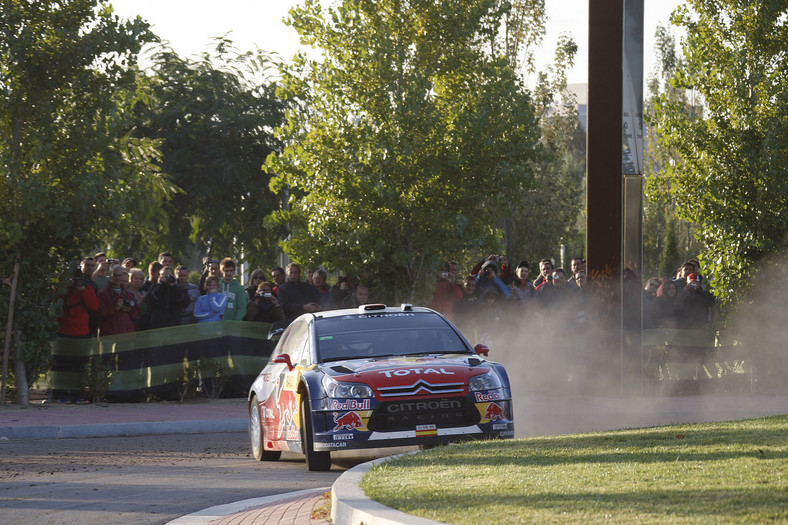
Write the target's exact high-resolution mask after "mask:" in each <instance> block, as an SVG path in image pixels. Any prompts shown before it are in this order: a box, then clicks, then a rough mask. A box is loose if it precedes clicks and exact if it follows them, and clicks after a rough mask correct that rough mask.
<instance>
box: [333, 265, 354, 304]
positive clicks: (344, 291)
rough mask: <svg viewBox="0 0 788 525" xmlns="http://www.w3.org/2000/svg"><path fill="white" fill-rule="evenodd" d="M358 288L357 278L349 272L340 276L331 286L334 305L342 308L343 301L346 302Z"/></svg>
mask: <svg viewBox="0 0 788 525" xmlns="http://www.w3.org/2000/svg"><path fill="white" fill-rule="evenodd" d="M355 289H356V278H355V277H353V276H352V275H350V274H349V273H347V274H345V275H342V276H340V277H339V278H338V279H337V283H336V284H335V285H334V286H332V287H331V302H332V303H333V304H334V306H336V307H339V308H342V303H344V302H345V299H347V298H348V297H349V296H350V295H351V294H352V293H353V290H355Z"/></svg>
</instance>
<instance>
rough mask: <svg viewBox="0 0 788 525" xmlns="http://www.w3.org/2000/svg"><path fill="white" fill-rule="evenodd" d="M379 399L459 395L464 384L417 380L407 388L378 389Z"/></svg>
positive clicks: (463, 389) (384, 387)
mask: <svg viewBox="0 0 788 525" xmlns="http://www.w3.org/2000/svg"><path fill="white" fill-rule="evenodd" d="M378 391H379V393H380V397H400V396H424V395H428V394H438V395H440V394H443V395H446V394H459V393H461V392H464V391H465V383H438V384H434V383H428V382H427V381H424V380H423V379H419V380H418V381H416V382H415V383H414V384H412V385H407V386H382V387H378Z"/></svg>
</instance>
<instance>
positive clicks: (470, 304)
mask: <svg viewBox="0 0 788 525" xmlns="http://www.w3.org/2000/svg"><path fill="white" fill-rule="evenodd" d="M461 289H462V299H461V300H460V301H458V302H457V303H456V304H455V305H454V317H455V319H456V322H457V324H458V325H461V326H462V327H463V329H464V330H465V331H468V332H470V331H472V329H473V326H474V316H475V315H476V307H477V305H478V302H479V298H478V297H477V296H476V277H474V276H473V275H467V276H465V279H463V283H462V287H461Z"/></svg>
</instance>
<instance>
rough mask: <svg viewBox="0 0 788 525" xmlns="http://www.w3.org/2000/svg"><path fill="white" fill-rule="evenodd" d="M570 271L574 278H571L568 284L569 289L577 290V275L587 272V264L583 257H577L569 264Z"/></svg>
mask: <svg viewBox="0 0 788 525" xmlns="http://www.w3.org/2000/svg"><path fill="white" fill-rule="evenodd" d="M569 269H570V270H571V271H572V277H570V278H569V280H568V281H567V283H566V284H567V285H569V288H571V289H573V290H576V289H577V288H578V286H577V274H578V273H580V272H585V270H586V263H585V261H584V260H583V258H582V257H575V258H573V259H572V261H571V262H570V263H569Z"/></svg>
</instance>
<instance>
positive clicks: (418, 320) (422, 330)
mask: <svg viewBox="0 0 788 525" xmlns="http://www.w3.org/2000/svg"><path fill="white" fill-rule="evenodd" d="M315 327H316V330H317V341H318V345H317V352H318V360H319V361H320V362H326V361H338V360H341V359H355V358H369V357H389V356H400V355H417V354H454V353H472V352H471V349H470V348H469V347H468V345H467V344H466V342H465V341H464V340H463V339H462V337H460V336H459V335H458V334H457V333H456V332H455V331H454V330H453V329H452V327H451V326H449V325H448V324H447V323H446V321H444V320H443V319H442V318H440V317H439V316H437V315H434V314H430V313H426V314H420V313H383V312H381V313H374V314H356V315H346V316H342V317H330V318H325V319H320V320H318V322H316V323H315Z"/></svg>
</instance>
